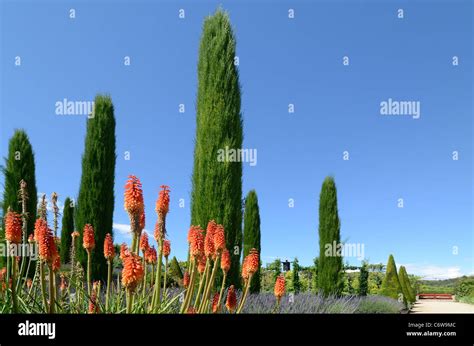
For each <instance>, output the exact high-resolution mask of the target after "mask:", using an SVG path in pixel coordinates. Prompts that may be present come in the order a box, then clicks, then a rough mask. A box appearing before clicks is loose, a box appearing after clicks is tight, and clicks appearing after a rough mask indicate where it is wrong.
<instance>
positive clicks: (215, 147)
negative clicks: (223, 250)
mask: <svg viewBox="0 0 474 346" xmlns="http://www.w3.org/2000/svg"><path fill="white" fill-rule="evenodd" d="M235 46H236V43H235V37H234V34H233V31H232V27H231V24H230V20H229V17H228V15H227V13H225V12H223V11H222V10H220V9H219V10H217V11H216V13H215V14H214V15H212V16H209V17H207V18H206V20H205V21H204V25H203V32H202V36H201V44H200V47H199V62H198V92H197V102H196V138H195V147H194V168H193V177H192V193H191V223H192V224H193V225H201V226H203V227H206V225H207V223H208V222H209V220H212V219H214V220H215V221H216V222H217V223H220V224H222V225H223V226H224V228H225V232H226V243H227V248H228V250H229V251H230V253H231V255H232V259H231V268H230V270H229V273H228V275H227V286H228V285H234V286H235V287H236V288H238V287H240V286H241V284H240V277H239V276H240V275H239V271H240V255H241V249H242V162H241V160H237V156H236V155H237V154H236V151H237V150H238V149H241V148H242V140H243V133H242V117H241V114H240V85H239V73H238V69H237V66H236V65H235V64H234V58H235V49H236V48H235ZM226 153H229V155H228V156H227V155H226ZM218 273H219V275H221V273H220V271H219V272H218ZM220 280H221V279H220V278H217V280H216V282H220Z"/></svg>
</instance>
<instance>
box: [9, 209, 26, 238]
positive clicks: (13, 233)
mask: <svg viewBox="0 0 474 346" xmlns="http://www.w3.org/2000/svg"><path fill="white" fill-rule="evenodd" d="M22 225H23V222H22V220H21V215H20V214H18V213H16V212H14V211H12V210H11V209H10V208H8V212H7V215H6V216H5V238H6V240H7V241H8V242H10V243H11V244H19V243H21V235H22V232H21V227H22Z"/></svg>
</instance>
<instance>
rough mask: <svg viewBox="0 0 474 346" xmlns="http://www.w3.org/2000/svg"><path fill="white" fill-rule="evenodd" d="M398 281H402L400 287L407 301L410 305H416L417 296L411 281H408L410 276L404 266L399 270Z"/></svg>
mask: <svg viewBox="0 0 474 346" xmlns="http://www.w3.org/2000/svg"><path fill="white" fill-rule="evenodd" d="M398 279H399V280H400V286H401V287H402V292H403V295H404V296H405V298H406V300H407V301H409V302H410V303H414V302H415V300H416V296H415V295H414V294H413V289H412V287H411V285H410V280H409V279H408V274H407V271H406V269H405V267H404V266H400V269H399V270H398Z"/></svg>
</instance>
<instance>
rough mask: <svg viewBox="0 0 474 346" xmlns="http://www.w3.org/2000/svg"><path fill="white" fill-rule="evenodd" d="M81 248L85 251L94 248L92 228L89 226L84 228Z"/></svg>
mask: <svg viewBox="0 0 474 346" xmlns="http://www.w3.org/2000/svg"><path fill="white" fill-rule="evenodd" d="M82 246H83V247H84V249H86V250H87V251H91V250H92V249H94V248H95V239H94V228H93V227H92V225H90V224H86V225H85V226H84V234H83V238H82Z"/></svg>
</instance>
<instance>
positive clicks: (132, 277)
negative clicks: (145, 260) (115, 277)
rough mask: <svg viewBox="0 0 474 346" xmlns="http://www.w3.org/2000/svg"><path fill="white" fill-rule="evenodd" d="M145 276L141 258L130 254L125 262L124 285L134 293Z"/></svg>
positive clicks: (123, 271)
mask: <svg viewBox="0 0 474 346" xmlns="http://www.w3.org/2000/svg"><path fill="white" fill-rule="evenodd" d="M143 276H144V270H143V265H142V261H141V259H140V257H138V256H137V255H136V254H134V253H130V255H128V256H127V257H125V259H124V261H123V270H122V285H123V286H124V287H126V288H128V289H129V290H131V291H132V292H133V291H135V289H136V288H137V286H138V284H139V283H140V282H141V281H142V279H143Z"/></svg>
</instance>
